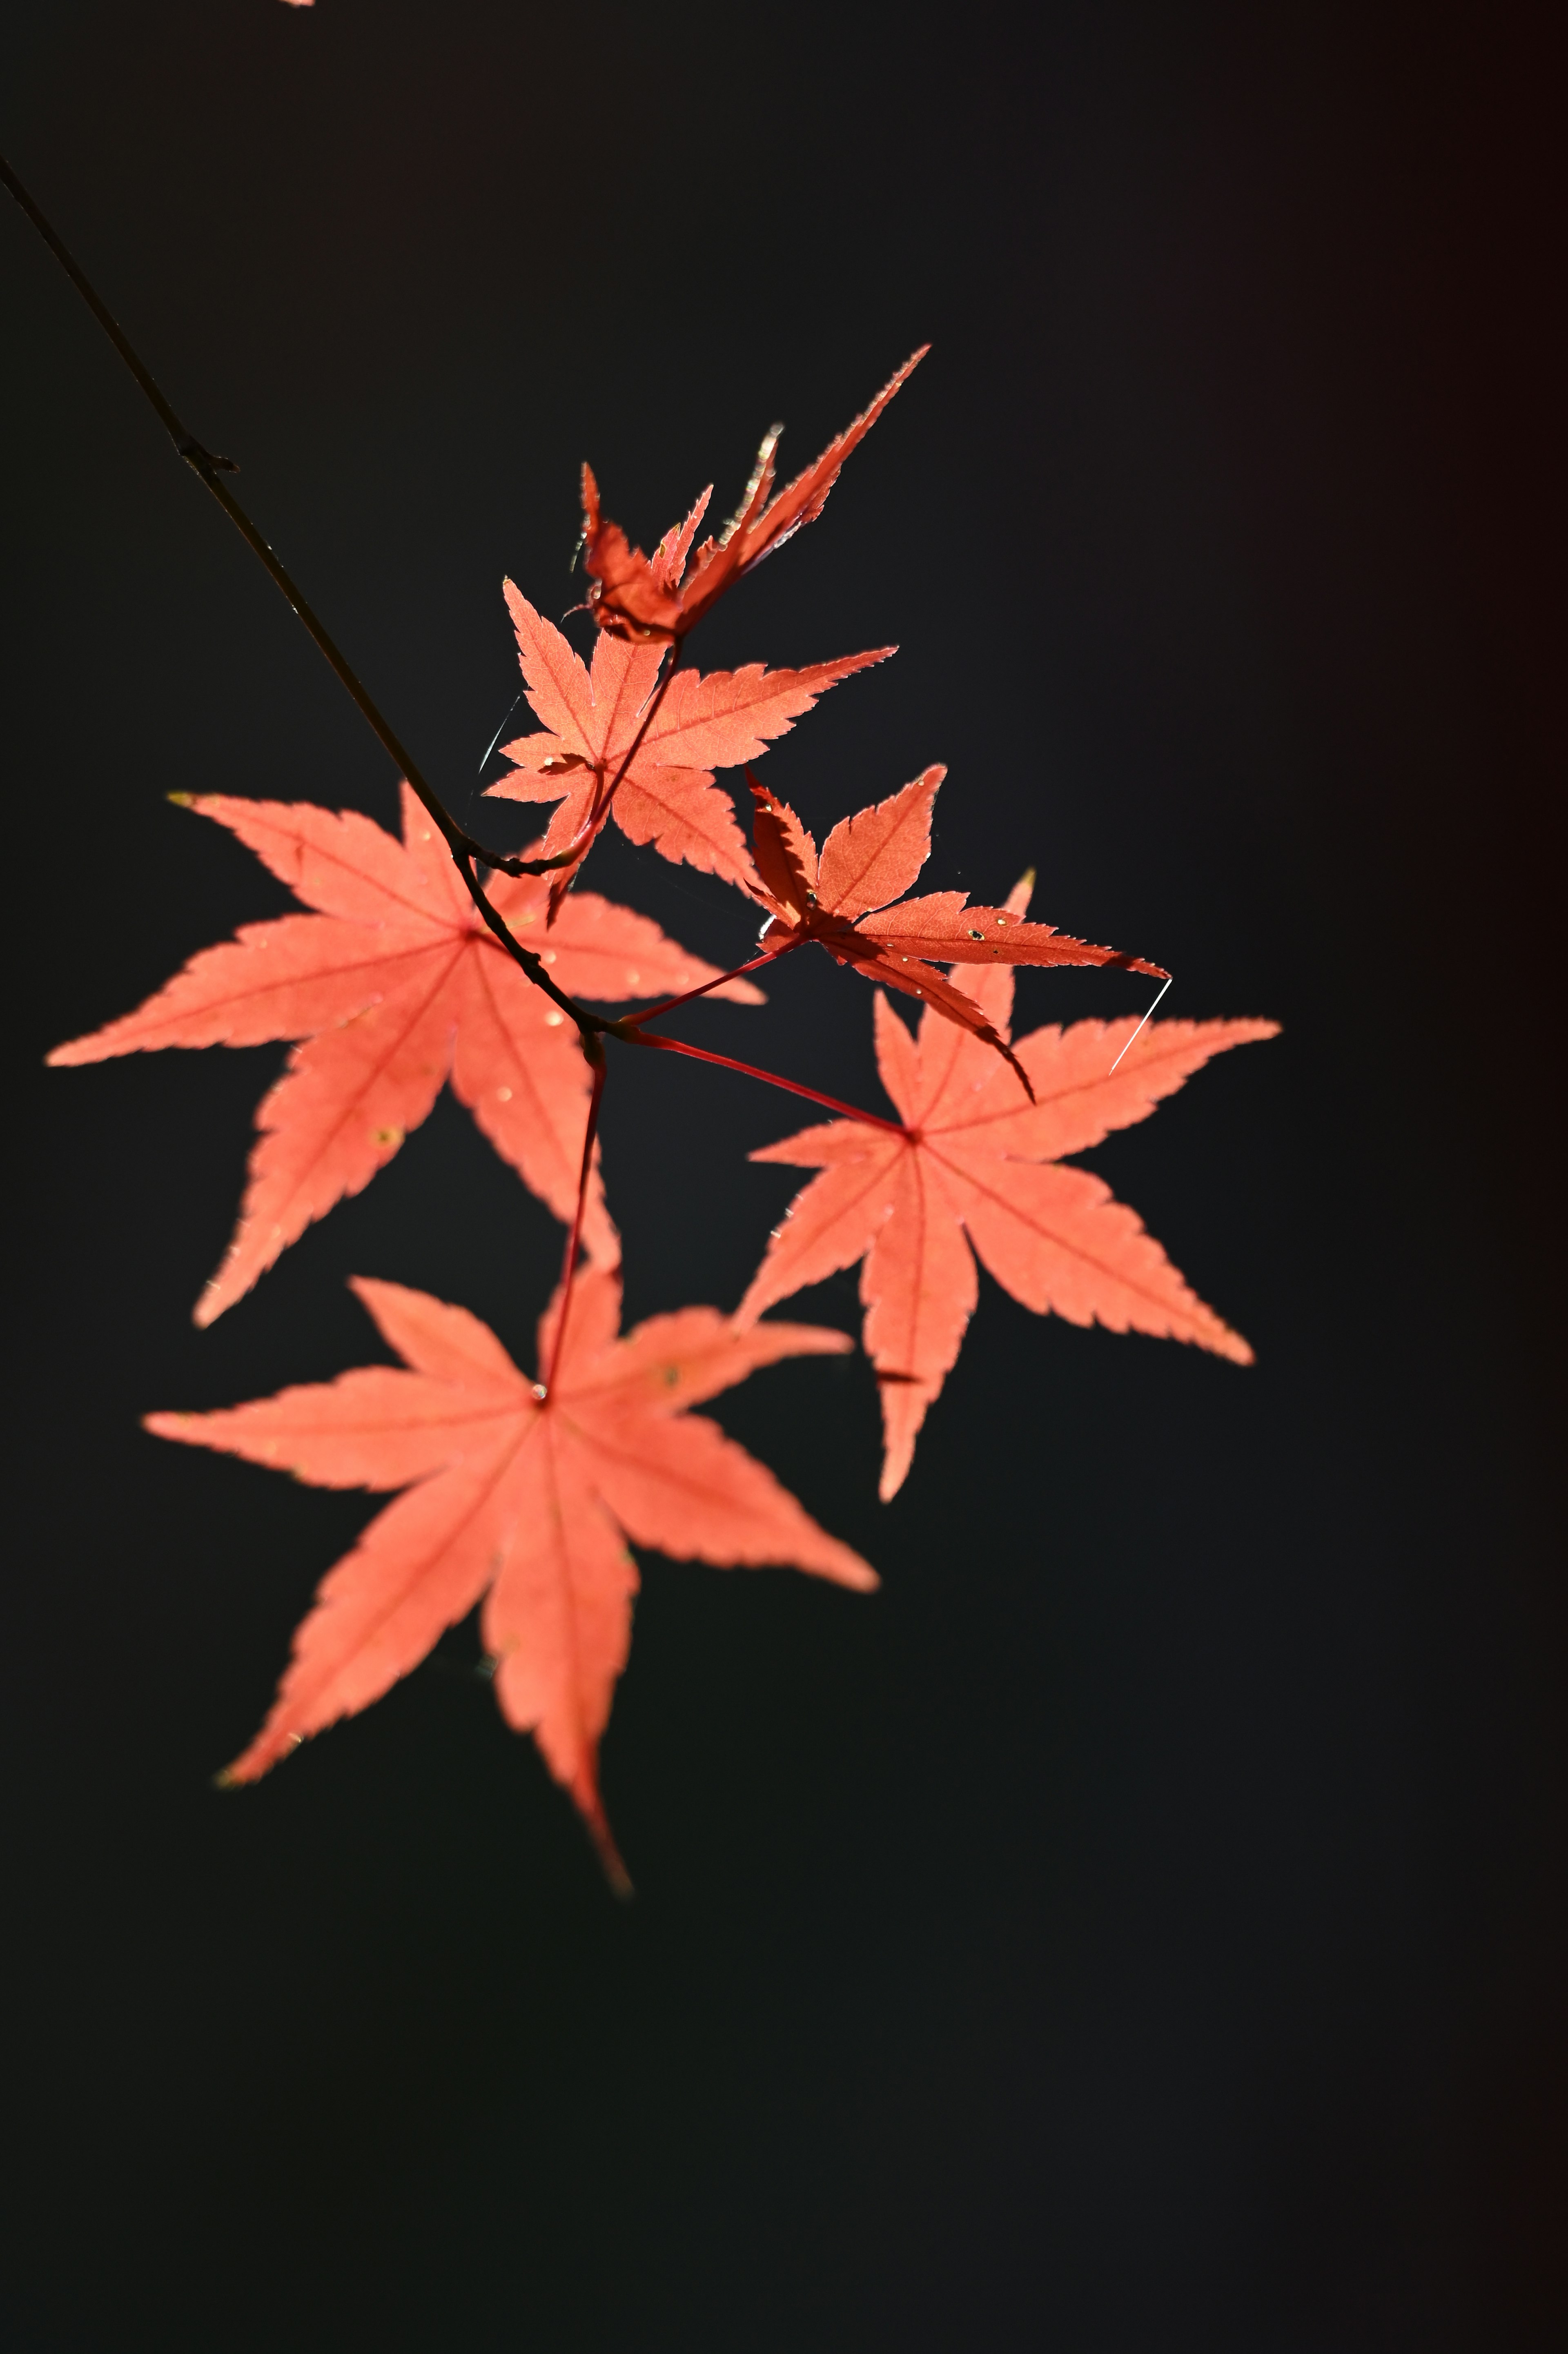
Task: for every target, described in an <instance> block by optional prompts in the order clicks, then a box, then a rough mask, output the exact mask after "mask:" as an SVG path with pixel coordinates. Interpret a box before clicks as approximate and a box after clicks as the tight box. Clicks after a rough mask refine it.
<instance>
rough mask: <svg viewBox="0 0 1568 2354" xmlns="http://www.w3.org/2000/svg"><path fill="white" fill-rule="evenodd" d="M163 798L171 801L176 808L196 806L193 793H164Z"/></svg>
mask: <svg viewBox="0 0 1568 2354" xmlns="http://www.w3.org/2000/svg"><path fill="white" fill-rule="evenodd" d="M164 800H165V801H173V803H174V805H175V808H176V809H194V808H195V807H196V795H195V793H165V794H164Z"/></svg>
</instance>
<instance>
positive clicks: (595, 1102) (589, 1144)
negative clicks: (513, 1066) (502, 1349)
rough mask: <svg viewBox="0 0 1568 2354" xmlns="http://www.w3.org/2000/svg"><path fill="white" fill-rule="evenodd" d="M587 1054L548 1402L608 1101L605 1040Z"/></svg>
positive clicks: (590, 1044)
mask: <svg viewBox="0 0 1568 2354" xmlns="http://www.w3.org/2000/svg"><path fill="white" fill-rule="evenodd" d="M583 1052H584V1054H585V1055H587V1056H588V1061H589V1062H590V1063H591V1065H592V1066H593V1093H592V1095H591V1096H590V1097H588V1126H587V1128H586V1129H584V1130H583V1165H582V1172H581V1174H580V1175H579V1176H578V1178H577V1209H576V1212H575V1213H574V1214H573V1217H572V1231H571V1233H570V1234H569V1235H567V1250H566V1257H565V1258H564V1259H563V1260H562V1262H561V1313H560V1317H559V1320H558V1321H557V1322H556V1332H555V1338H554V1339H553V1340H552V1341H551V1342H550V1362H549V1364H548V1366H547V1367H546V1373H545V1396H546V1400H547V1399H548V1397H549V1394H550V1392H551V1391H552V1390H553V1389H554V1388H555V1386H556V1372H557V1371H558V1369H559V1366H560V1363H561V1351H562V1350H563V1348H564V1347H565V1346H566V1340H567V1317H568V1315H569V1314H570V1313H571V1306H572V1278H573V1276H574V1275H576V1273H577V1253H578V1251H579V1250H580V1249H581V1247H582V1239H583V1210H584V1206H585V1205H586V1204H587V1201H588V1179H589V1177H590V1176H591V1175H592V1173H593V1140H594V1138H595V1137H596V1136H597V1135H598V1134H599V1105H600V1103H601V1102H602V1100H603V1097H604V1069H605V1066H604V1041H603V1039H602V1038H593V1039H591V1040H590V1039H588V1038H585V1039H584V1040H583Z"/></svg>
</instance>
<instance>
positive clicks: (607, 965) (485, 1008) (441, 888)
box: [48, 786, 758, 1324]
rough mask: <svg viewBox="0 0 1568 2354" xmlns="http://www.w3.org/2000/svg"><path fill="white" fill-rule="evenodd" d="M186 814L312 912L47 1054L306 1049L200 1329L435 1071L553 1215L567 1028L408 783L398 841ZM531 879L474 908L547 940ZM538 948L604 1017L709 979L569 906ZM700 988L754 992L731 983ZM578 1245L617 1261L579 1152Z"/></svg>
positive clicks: (241, 804)
mask: <svg viewBox="0 0 1568 2354" xmlns="http://www.w3.org/2000/svg"><path fill="white" fill-rule="evenodd" d="M191 805H192V807H194V808H195V809H196V810H197V811H199V812H200V814H201V815H203V816H204V817H211V818H215V819H216V820H217V822H218V823H219V824H220V825H227V826H228V828H229V829H230V831H231V832H235V833H237V834H238V836H239V838H240V840H241V841H242V842H245V843H249V846H250V848H251V849H253V850H254V851H255V852H256V853H257V854H258V855H259V856H260V858H262V859H263V860H265V862H266V864H268V865H269V866H270V868H271V869H272V872H273V873H274V874H275V875H278V876H279V877H280V878H281V880H282V881H283V882H285V883H287V884H288V885H289V886H290V888H291V890H292V891H293V892H294V893H295V894H296V896H298V897H299V898H301V899H302V900H304V901H305V903H306V905H307V906H308V907H312V908H313V909H315V910H316V911H317V912H316V913H314V914H313V915H308V916H283V917H279V918H278V919H277V921H275V922H273V923H269V924H247V925H245V926H244V927H243V928H241V930H240V931H239V933H238V935H237V937H236V938H234V939H233V940H231V941H228V942H227V943H226V944H225V945H224V946H222V947H220V948H214V949H203V950H202V951H201V953H200V954H199V955H197V956H195V957H193V958H192V959H191V960H190V962H189V963H188V964H187V965H186V966H185V970H183V971H182V972H178V973H176V974H175V977H174V979H173V980H172V981H169V982H168V983H167V984H166V986H165V987H164V988H163V989H161V990H160V991H158V992H157V993H156V995H155V996H153V997H150V998H149V999H148V1000H147V1002H146V1003H145V1004H144V1005H143V1006H141V1007H140V1008H138V1010H137V1011H136V1012H135V1013H128V1014H126V1015H124V1016H123V1018H122V1020H120V1021H118V1022H111V1023H109V1024H108V1025H107V1027H106V1028H104V1029H102V1030H99V1031H96V1032H94V1034H92V1035H91V1036H90V1037H87V1038H78V1039H74V1040H73V1041H72V1042H71V1043H70V1044H68V1045H64V1046H57V1047H56V1049H55V1051H54V1053H53V1054H52V1055H50V1056H49V1058H48V1059H49V1061H50V1062H51V1063H57V1064H66V1063H95V1062H101V1061H102V1060H104V1059H105V1058H106V1057H107V1056H109V1055H128V1054H132V1053H134V1052H136V1051H138V1050H139V1049H143V1048H152V1047H155V1046H210V1045H216V1044H224V1045H231V1046H249V1045H255V1044H259V1043H260V1042H261V1041H262V1040H266V1039H273V1038H294V1039H301V1040H303V1041H304V1043H303V1044H301V1045H298V1046H296V1047H295V1049H294V1051H293V1053H292V1054H291V1055H290V1057H289V1063H288V1067H287V1069H286V1070H285V1072H284V1074H283V1076H282V1077H281V1079H280V1080H279V1082H278V1084H277V1085H276V1087H273V1088H272V1089H271V1091H270V1093H269V1094H268V1095H267V1097H265V1098H264V1099H263V1101H262V1103H261V1105H260V1109H259V1110H258V1112H257V1116H256V1120H257V1126H258V1128H259V1129H260V1131H261V1135H260V1141H259V1142H258V1144H257V1146H256V1149H255V1151H254V1152H253V1154H252V1155H251V1161H250V1175H249V1186H248V1188H247V1192H246V1195H245V1201H244V1204H243V1205H242V1208H241V1211H240V1215H239V1223H238V1225H237V1227H236V1229H235V1233H234V1239H233V1241H232V1243H231V1244H230V1246H229V1249H228V1256H227V1257H226V1258H225V1259H224V1262H223V1264H222V1266H221V1267H220V1268H219V1269H218V1271H217V1275H216V1276H215V1277H214V1278H213V1280H212V1282H211V1283H209V1284H208V1286H207V1289H206V1291H205V1292H204V1293H203V1295H202V1298H201V1300H200V1302H199V1303H198V1305H197V1308H196V1320H197V1322H198V1323H202V1324H209V1323H211V1321H212V1320H213V1319H214V1318H215V1317H216V1316H218V1315H221V1314H222V1312H223V1310H225V1309H226V1308H228V1307H229V1306H231V1305H232V1303H233V1302H234V1301H235V1300H236V1299H239V1298H240V1297H241V1295H242V1294H243V1293H244V1292H246V1291H248V1290H249V1288H250V1286H251V1285H252V1284H253V1283H254V1282H255V1281H256V1279H257V1278H258V1277H259V1276H260V1275H261V1274H263V1273H264V1272H265V1270H266V1269H267V1268H268V1267H270V1266H271V1264H272V1262H273V1261H274V1259H276V1258H277V1257H279V1255H280V1253H281V1251H283V1250H284V1249H285V1248H286V1247H287V1246H288V1245H289V1244H290V1243H291V1242H293V1241H295V1240H297V1238H298V1237H299V1235H302V1233H303V1231H304V1229H305V1227H306V1226H307V1225H309V1224H310V1223H311V1222H312V1220H313V1219H315V1218H320V1217H324V1216H325V1214H326V1213H327V1211H328V1210H330V1209H331V1208H332V1207H333V1205H334V1203H336V1202H339V1201H341V1200H342V1199H343V1197H344V1194H347V1193H358V1192H359V1191H360V1190H361V1188H362V1187H363V1186H365V1185H366V1184H368V1182H370V1180H371V1178H372V1177H373V1176H374V1175H375V1174H376V1171H377V1170H378V1169H380V1168H383V1167H384V1166H385V1165H386V1163H387V1161H389V1160H390V1159H391V1158H392V1156H393V1154H394V1153H395V1152H396V1151H397V1148H398V1146H399V1145H400V1144H401V1143H402V1141H403V1140H404V1138H405V1136H407V1135H408V1131H409V1130H410V1129H414V1128H417V1127H418V1124H419V1122H420V1121H421V1120H422V1119H425V1117H426V1115H427V1114H428V1113H429V1109H430V1107H431V1105H432V1104H433V1103H434V1101H435V1099H436V1097H437V1096H438V1095H439V1093H440V1088H441V1085H442V1083H443V1081H445V1080H447V1079H449V1078H450V1081H451V1085H452V1088H453V1091H454V1093H455V1094H456V1095H457V1097H458V1098H459V1100H460V1101H461V1102H462V1103H464V1104H466V1105H467V1107H468V1108H469V1109H470V1110H471V1112H472V1114H473V1116H474V1119H476V1120H477V1121H478V1123H479V1125H480V1127H481V1128H482V1129H483V1131H484V1133H485V1135H486V1136H487V1137H488V1138H489V1139H490V1140H491V1142H492V1143H493V1145H494V1147H495V1149H496V1150H497V1151H498V1152H499V1153H501V1155H502V1156H503V1159H504V1160H506V1161H510V1162H511V1164H512V1166H513V1167H514V1169H515V1170H516V1171H517V1173H518V1175H519V1176H520V1177H521V1178H522V1179H523V1181H524V1184H526V1185H528V1186H529V1187H530V1188H531V1189H532V1191H533V1192H534V1193H537V1194H538V1196H539V1198H540V1199H541V1201H543V1202H545V1203H546V1204H548V1206H549V1207H550V1209H552V1210H553V1211H554V1212H555V1214H556V1216H557V1217H558V1218H560V1219H562V1220H563V1221H569V1220H570V1218H571V1216H572V1214H573V1211H574V1208H575V1206H576V1203H577V1180H578V1175H579V1172H580V1167H581V1161H582V1149H583V1127H584V1122H585V1119H586V1117H587V1107H588V1089H589V1075H588V1066H587V1065H586V1064H585V1063H584V1061H583V1057H582V1054H581V1051H580V1048H579V1046H578V1044H577V1032H576V1030H575V1029H574V1028H573V1026H572V1024H571V1023H569V1022H568V1021H567V1019H566V1018H565V1017H564V1016H563V1015H562V1014H561V1013H559V1012H558V1011H557V1010H556V1007H555V1006H554V1005H552V1004H551V1002H550V1001H549V999H548V998H546V996H545V995H544V993H543V991H540V990H537V989H535V987H534V986H533V984H532V983H531V982H530V981H527V980H526V979H525V977H524V974H523V973H522V972H521V971H520V970H518V968H517V966H516V965H515V964H514V963H513V961H512V960H511V959H510V958H509V957H508V956H507V955H506V954H505V953H504V951H503V949H501V948H500V947H499V946H498V945H497V944H496V942H495V941H494V940H493V938H492V937H491V935H490V933H489V932H488V931H487V930H486V929H485V928H484V926H483V924H482V922H481V920H480V919H479V917H478V916H477V915H476V913H475V911H474V908H473V907H472V904H471V901H470V899H469V896H468V894H467V892H466V891H465V890H464V889H463V886H462V884H461V881H460V879H459V877H458V875H457V874H456V871H455V869H454V868H453V866H452V863H451V860H450V857H449V856H448V855H447V853H446V850H445V847H444V845H443V844H442V843H440V839H439V837H437V835H436V833H435V830H434V828H433V826H432V825H431V822H430V820H429V818H428V817H427V816H426V814H425V812H424V811H423V810H422V809H421V808H420V806H419V804H418V801H416V800H415V798H414V796H413V794H412V793H411V792H410V791H409V790H408V787H407V786H405V787H404V789H403V831H404V839H403V841H402V842H401V843H398V842H397V841H396V840H394V838H393V837H392V836H391V835H390V834H387V833H385V832H382V830H381V828H380V827H379V826H378V825H376V824H373V823H372V822H371V820H370V819H369V818H366V817H361V816H359V815H358V814H357V813H355V812H354V811H344V812H342V813H341V814H340V813H336V812H334V811H330V810H322V809H316V808H313V807H312V806H311V805H310V804H309V803H308V802H293V803H287V802H281V801H233V800H229V799H227V798H225V797H221V796H217V795H213V796H210V797H207V798H204V799H201V800H199V801H195V802H193V803H192V804H191ZM547 887H548V886H547V885H546V882H545V881H544V880H543V879H540V878H535V877H532V876H527V877H524V878H522V879H520V880H516V881H514V880H510V879H508V878H506V877H504V876H502V875H497V876H495V877H494V878H493V881H492V884H491V885H490V896H491V899H492V901H493V904H494V906H495V907H497V908H498V909H499V910H500V912H501V913H502V914H503V916H504V917H506V919H507V921H508V923H509V924H510V925H511V926H512V927H513V928H514V931H517V932H518V933H520V935H521V936H522V938H524V940H527V939H528V938H529V932H530V928H536V930H537V931H542V930H543V916H544V910H545V906H546V891H547ZM543 954H544V960H545V962H546V965H547V966H548V967H550V968H551V970H552V972H553V976H554V978H555V979H556V981H558V982H559V983H560V985H561V986H562V987H563V988H564V989H565V990H566V991H567V994H568V995H569V996H573V997H577V998H592V999H595V1000H598V1001H600V1002H611V1003H614V1002H620V1001H624V1000H626V999H630V998H635V997H640V996H645V995H649V994H662V993H664V992H666V991H680V990H686V989H694V988H697V987H699V986H700V985H701V984H702V982H704V981H709V980H712V979H713V978H714V976H715V967H714V966H712V965H710V964H705V963H704V961H703V960H702V959H701V958H700V957H694V956H691V955H688V953H687V952H686V950H685V949H683V948H681V947H680V946H679V945H678V944H677V943H676V942H675V941H673V940H671V939H668V938H665V936H664V934H663V933H662V931H661V930H660V929H659V928H658V926H657V925H656V924H654V923H652V922H650V920H649V919H648V917H645V916H639V915H636V914H634V913H633V912H632V910H631V909H630V908H629V907H616V906H614V905H612V903H611V902H610V901H609V900H608V899H601V898H599V897H598V896H596V895H594V894H591V893H587V892H579V893H576V894H574V896H573V897H572V898H571V900H570V901H569V903H568V905H567V907H566V909H565V910H564V911H563V913H562V917H561V921H560V923H559V924H558V925H557V927H556V930H555V931H554V933H553V934H552V935H551V938H550V945H549V946H548V947H547V948H545V949H543ZM714 994H715V996H719V995H722V996H726V997H732V998H736V999H739V1000H741V1001H742V1002H747V1003H752V1004H755V1003H756V1002H758V991H756V990H754V989H753V988H752V987H751V985H750V984H749V983H748V982H746V981H731V982H728V983H726V985H725V987H724V988H723V989H722V990H718V991H715V992H714ZM583 1231H584V1238H585V1241H586V1245H587V1247H588V1252H589V1254H590V1256H591V1257H594V1258H596V1259H598V1260H599V1261H601V1262H613V1261H614V1260H615V1259H616V1258H617V1257H619V1243H618V1240H617V1236H616V1232H615V1228H614V1226H613V1225H611V1223H610V1220H609V1213H608V1212H607V1210H606V1208H605V1205H604V1196H603V1191H602V1188H601V1185H600V1181H599V1169H598V1164H597V1158H596V1163H595V1168H594V1171H593V1174H592V1178H591V1182H590V1186H589V1192H588V1203H587V1208H586V1215H585V1219H584V1228H583Z"/></svg>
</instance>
